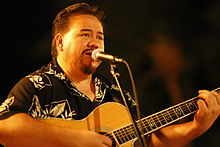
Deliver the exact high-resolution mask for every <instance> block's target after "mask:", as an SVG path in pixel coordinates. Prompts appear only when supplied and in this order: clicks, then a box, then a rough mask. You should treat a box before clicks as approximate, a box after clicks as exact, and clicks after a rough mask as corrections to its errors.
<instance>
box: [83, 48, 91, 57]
mask: <svg viewBox="0 0 220 147" xmlns="http://www.w3.org/2000/svg"><path fill="white" fill-rule="evenodd" d="M92 52H93V49H86V50H84V51H83V54H85V55H88V56H91V55H92Z"/></svg>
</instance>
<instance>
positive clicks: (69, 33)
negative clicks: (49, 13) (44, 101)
mask: <svg viewBox="0 0 220 147" xmlns="http://www.w3.org/2000/svg"><path fill="white" fill-rule="evenodd" d="M103 19H104V12H103V11H100V10H99V9H98V8H97V7H91V6H90V5H88V4H86V3H79V4H75V5H71V6H69V7H67V8H65V9H63V10H61V11H60V12H59V13H58V14H57V16H56V18H55V20H54V22H53V28H52V37H53V41H52V48H51V53H52V57H53V58H54V59H56V58H57V60H58V61H60V62H62V63H61V64H63V65H64V67H65V68H66V69H64V70H66V71H65V72H68V70H71V71H69V72H72V71H80V72H82V73H85V74H91V73H92V72H93V71H94V70H95V69H96V68H97V66H98V65H99V63H98V62H96V61H93V60H92V59H91V56H90V55H91V52H92V50H94V49H97V48H100V49H103V50H104V32H103V25H102V20H103Z"/></svg>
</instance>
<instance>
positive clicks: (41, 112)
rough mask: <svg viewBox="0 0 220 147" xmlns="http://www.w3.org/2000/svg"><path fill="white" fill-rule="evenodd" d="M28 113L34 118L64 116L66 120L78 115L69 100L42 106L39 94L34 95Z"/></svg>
mask: <svg viewBox="0 0 220 147" xmlns="http://www.w3.org/2000/svg"><path fill="white" fill-rule="evenodd" d="M28 114H29V115H31V116H32V117H34V118H37V119H39V118H50V117H53V118H62V119H65V120H71V119H73V116H74V115H76V113H75V111H71V109H70V105H69V102H68V101H67V100H61V101H55V102H52V103H50V104H49V105H45V109H43V108H42V106H41V105H40V102H39V98H38V96H37V95H34V97H33V100H32V104H31V107H30V109H29V110H28Z"/></svg>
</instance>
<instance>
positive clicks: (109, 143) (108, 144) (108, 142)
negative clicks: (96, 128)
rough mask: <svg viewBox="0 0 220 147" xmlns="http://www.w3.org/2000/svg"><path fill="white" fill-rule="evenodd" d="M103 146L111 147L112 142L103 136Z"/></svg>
mask: <svg viewBox="0 0 220 147" xmlns="http://www.w3.org/2000/svg"><path fill="white" fill-rule="evenodd" d="M103 144H105V145H106V146H108V147H111V146H112V140H111V139H110V138H108V137H106V136H103Z"/></svg>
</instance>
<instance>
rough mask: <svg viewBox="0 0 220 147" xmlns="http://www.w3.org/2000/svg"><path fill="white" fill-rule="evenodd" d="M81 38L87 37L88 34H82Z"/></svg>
mask: <svg viewBox="0 0 220 147" xmlns="http://www.w3.org/2000/svg"><path fill="white" fill-rule="evenodd" d="M81 36H82V37H89V34H82V35H81Z"/></svg>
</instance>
